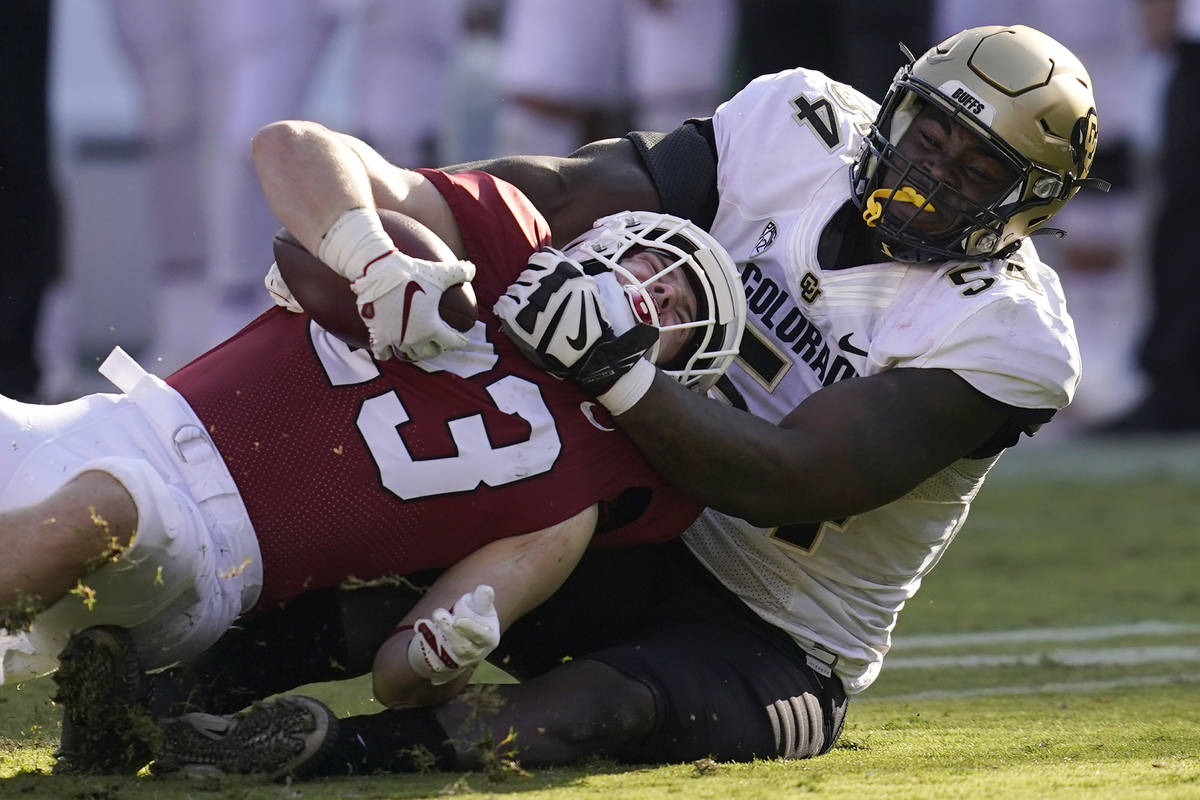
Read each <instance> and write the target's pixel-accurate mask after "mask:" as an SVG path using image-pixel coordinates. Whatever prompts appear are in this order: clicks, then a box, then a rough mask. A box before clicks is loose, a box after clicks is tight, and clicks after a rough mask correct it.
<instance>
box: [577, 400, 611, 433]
mask: <svg viewBox="0 0 1200 800" xmlns="http://www.w3.org/2000/svg"><path fill="white" fill-rule="evenodd" d="M579 410H580V411H582V412H583V416H584V417H585V418H586V419H587V421H588V422H590V423H592V427H595V428H599V429H600V430H602V431H615V430H616V428H612V427H609V426H608V425H605V424H604V423H603V422H601V421H600V419H599V417H598V414H607V413H608V409H606V408H604V406H602V405H600V404H599V403H593V402H592V401H591V400H584V401H583V402H582V403H580V404H579Z"/></svg>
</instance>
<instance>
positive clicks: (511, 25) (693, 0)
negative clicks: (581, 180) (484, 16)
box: [496, 0, 737, 155]
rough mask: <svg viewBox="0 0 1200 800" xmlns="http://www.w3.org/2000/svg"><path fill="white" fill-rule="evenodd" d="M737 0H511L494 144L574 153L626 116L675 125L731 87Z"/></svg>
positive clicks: (624, 123) (617, 128)
mask: <svg viewBox="0 0 1200 800" xmlns="http://www.w3.org/2000/svg"><path fill="white" fill-rule="evenodd" d="M736 28H737V9H736V7H735V4H734V0H509V2H508V3H507V4H506V6H505V12H504V17H503V19H502V24H501V32H500V48H499V56H498V61H499V63H498V64H497V74H498V85H499V91H500V93H501V98H502V102H501V104H500V107H499V112H498V115H497V119H496V152H497V154H501V155H508V154H515V153H545V154H547V155H567V154H568V153H570V152H571V151H573V150H574V149H575V148H577V147H579V146H580V145H582V144H583V143H584V142H590V141H593V140H595V139H600V138H605V137H608V136H617V135H620V134H621V133H622V132H624V131H626V130H628V129H629V125H631V124H632V125H633V126H634V127H635V128H638V129H644V130H671V129H672V128H674V127H675V126H677V125H679V124H680V123H681V122H683V121H684V120H685V119H687V118H688V117H693V116H704V115H707V114H710V113H711V112H712V109H713V108H715V107H716V105H717V103H719V102H720V101H721V100H722V99H724V97H725V90H726V86H727V81H728V78H729V66H730V57H731V54H732V48H733V42H734V36H735V33H736Z"/></svg>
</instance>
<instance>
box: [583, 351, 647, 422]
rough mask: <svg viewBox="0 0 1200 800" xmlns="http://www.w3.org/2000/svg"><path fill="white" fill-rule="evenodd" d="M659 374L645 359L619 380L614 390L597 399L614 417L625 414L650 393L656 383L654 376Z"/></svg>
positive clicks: (611, 389)
mask: <svg viewBox="0 0 1200 800" xmlns="http://www.w3.org/2000/svg"><path fill="white" fill-rule="evenodd" d="M657 372H658V370H657V369H655V368H654V365H653V364H651V363H650V362H649V361H647V360H646V359H644V358H643V359H641V360H640V361H638V362H637V363H636V364H634V365H633V367H631V368H630V370H629V372H626V373H625V374H624V375H622V376H621V377H620V378H618V379H617V382H616V383H614V384H613V385H612V388H610V389H609V390H608V391H607V392H605V393H604V394H602V395H600V396H599V397H597V398H596V399H597V400H599V401H600V404H601V405H602V406H604V407H605V408H607V409H608V410H609V412H611V413H612V414H613V416H616V415H618V414H624V413H625V412H626V411H628V410H629V409H631V408H633V406H634V404H635V403H637V401H638V400H641V399H642V396H643V395H645V394H646V392H648V391H650V384H652V383H654V375H655V373H657Z"/></svg>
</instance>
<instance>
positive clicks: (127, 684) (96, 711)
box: [53, 626, 155, 775]
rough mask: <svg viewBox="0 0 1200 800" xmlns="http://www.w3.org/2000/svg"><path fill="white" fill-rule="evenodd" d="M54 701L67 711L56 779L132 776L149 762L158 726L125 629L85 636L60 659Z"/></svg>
mask: <svg viewBox="0 0 1200 800" xmlns="http://www.w3.org/2000/svg"><path fill="white" fill-rule="evenodd" d="M58 659H59V668H58V671H57V672H56V673H54V677H53V680H54V683H55V684H56V685H57V687H58V691H57V692H56V694H55V696H54V701H55V702H56V703H58V704H59V705H61V706H62V707H63V723H62V741H61V743H60V745H59V747H58V750H56V751H55V753H54V756H55V758H56V762H55V764H54V772H55V773H57V774H77V773H94V772H99V773H108V774H120V775H132V774H135V773H136V772H137V771H138V770H139V769H141V768H142V767H143V766H145V764H146V763H147V762H148V761H149V760H150V749H149V747H148V746H147V744H146V741H147V740H148V739H153V738H154V735H155V725H154V722H153V721H152V719H151V717H150V714H149V712H148V711H147V710H146V707H145V699H146V691H147V689H146V687H147V682H146V676H145V674H144V673H143V672H142V670H141V668H140V667H139V665H138V658H137V649H136V648H135V647H134V644H133V639H132V638H131V637H130V635H129V632H128V631H126V630H125V629H124V628H117V627H112V626H100V627H95V628H88V629H87V630H85V631H81V632H79V633H77V634H75V635H74V636H72V637H71V639H70V640H69V641H68V642H67V646H66V647H65V648H63V651H62V652H61V653H60V654H59V656H58Z"/></svg>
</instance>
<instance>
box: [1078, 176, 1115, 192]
mask: <svg viewBox="0 0 1200 800" xmlns="http://www.w3.org/2000/svg"><path fill="white" fill-rule="evenodd" d="M1071 185H1072V186H1078V187H1079V188H1080V189H1099V190H1100V191H1102V192H1107V191H1108V190H1109V189H1111V188H1112V183H1110V182H1109V181H1106V180H1104V178H1080V179H1079V180H1075V181H1071Z"/></svg>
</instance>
